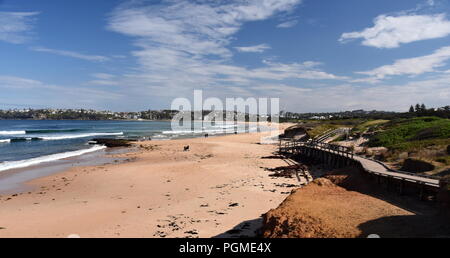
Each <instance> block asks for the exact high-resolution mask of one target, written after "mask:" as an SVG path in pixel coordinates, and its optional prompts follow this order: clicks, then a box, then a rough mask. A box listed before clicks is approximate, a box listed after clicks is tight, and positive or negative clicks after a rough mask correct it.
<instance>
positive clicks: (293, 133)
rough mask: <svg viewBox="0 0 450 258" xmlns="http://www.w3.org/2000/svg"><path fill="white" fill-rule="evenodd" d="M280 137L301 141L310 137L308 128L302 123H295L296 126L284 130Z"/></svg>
mask: <svg viewBox="0 0 450 258" xmlns="http://www.w3.org/2000/svg"><path fill="white" fill-rule="evenodd" d="M280 137H281V138H290V139H294V140H299V141H306V140H308V139H310V136H309V134H308V130H307V129H306V128H305V127H303V126H301V125H294V126H291V127H289V128H287V129H286V130H284V133H283V134H282V135H280Z"/></svg>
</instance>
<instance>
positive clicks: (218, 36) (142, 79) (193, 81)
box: [105, 0, 343, 100]
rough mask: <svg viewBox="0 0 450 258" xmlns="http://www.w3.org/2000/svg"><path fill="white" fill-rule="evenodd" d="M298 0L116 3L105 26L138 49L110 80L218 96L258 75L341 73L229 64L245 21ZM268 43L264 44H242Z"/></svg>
mask: <svg viewBox="0 0 450 258" xmlns="http://www.w3.org/2000/svg"><path fill="white" fill-rule="evenodd" d="M300 2H301V1H300V0H249V1H240V0H236V1H195V2H194V1H162V2H161V4H159V5H146V4H147V3H148V2H140V1H137V3H136V2H128V3H126V4H123V5H120V6H119V7H118V8H117V9H116V10H115V11H114V12H113V13H112V14H111V16H110V20H109V26H108V28H109V29H110V30H112V31H115V32H118V33H121V34H124V35H128V36H131V37H133V38H134V41H133V43H134V45H135V46H136V47H137V48H138V49H137V50H135V51H133V52H132V53H131V54H132V56H134V57H135V58H137V61H138V67H136V68H135V69H134V70H133V71H131V72H129V73H127V74H125V75H123V76H120V77H118V78H116V79H114V81H116V82H118V81H120V85H126V86H127V89H128V92H129V93H130V94H136V95H138V94H139V95H140V96H147V98H150V97H154V96H163V97H167V98H171V97H178V96H180V95H186V94H191V93H192V89H201V88H203V89H206V90H208V92H211V94H215V93H217V94H218V95H216V96H223V95H224V94H227V93H228V94H229V93H230V92H231V93H233V94H236V93H239V92H245V91H246V90H245V89H246V88H248V87H250V86H252V85H259V84H261V81H262V80H264V81H282V80H286V79H310V80H339V79H342V78H343V77H339V76H336V75H333V74H329V73H326V72H323V71H322V70H321V69H320V67H319V66H318V63H315V62H294V63H288V64H286V63H273V62H264V63H263V64H261V65H260V67H257V68H249V67H243V66H238V65H235V64H233V61H232V56H233V51H231V50H230V49H231V47H230V43H231V42H232V40H234V38H233V37H234V36H235V34H236V33H237V32H238V31H239V30H240V29H241V27H242V25H243V24H244V23H245V22H249V21H259V20H264V19H267V18H269V17H271V16H274V15H276V14H279V13H282V12H287V11H290V10H292V9H293V8H294V7H295V6H296V5H297V4H299V3H300ZM143 3H145V4H143ZM267 47H268V46H267V45H265V44H263V45H259V46H256V47H255V46H250V47H244V49H241V50H244V51H250V50H251V51H262V50H264V48H267ZM105 83H106V82H105ZM237 89H240V90H237ZM169 100H170V99H169Z"/></svg>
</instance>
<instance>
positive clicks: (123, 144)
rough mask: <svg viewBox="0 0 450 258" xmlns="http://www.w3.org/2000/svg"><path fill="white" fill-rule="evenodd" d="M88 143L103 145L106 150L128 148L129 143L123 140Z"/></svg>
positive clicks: (100, 140)
mask: <svg viewBox="0 0 450 258" xmlns="http://www.w3.org/2000/svg"><path fill="white" fill-rule="evenodd" d="M89 143H92V144H102V145H105V146H106V147H108V148H114V147H130V146H131V143H130V140H124V139H103V138H99V139H93V140H92V141H90V142H89Z"/></svg>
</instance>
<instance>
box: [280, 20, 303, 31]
mask: <svg viewBox="0 0 450 258" xmlns="http://www.w3.org/2000/svg"><path fill="white" fill-rule="evenodd" d="M297 24H298V21H297V20H292V21H287V22H283V23H280V24H278V25H277V28H283V29H285V28H291V27H294V26H295V25H297Z"/></svg>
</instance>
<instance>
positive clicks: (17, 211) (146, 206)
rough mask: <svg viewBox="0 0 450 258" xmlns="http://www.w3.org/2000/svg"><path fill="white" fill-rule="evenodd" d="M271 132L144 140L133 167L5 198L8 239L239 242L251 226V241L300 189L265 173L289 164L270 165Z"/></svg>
mask: <svg viewBox="0 0 450 258" xmlns="http://www.w3.org/2000/svg"><path fill="white" fill-rule="evenodd" d="M288 125H289V124H281V126H282V127H287V126H288ZM270 134H271V132H260V133H247V134H238V135H227V136H216V137H211V138H189V139H176V140H169V141H147V142H139V143H137V145H138V146H139V149H138V150H137V151H136V152H129V153H125V154H120V155H117V156H116V157H121V158H124V159H127V160H128V162H124V163H119V164H114V163H113V164H106V165H100V166H87V167H73V168H70V169H69V170H66V171H64V172H59V173H55V174H52V175H49V176H46V177H42V178H37V179H34V180H31V181H29V182H26V184H27V185H29V186H31V187H35V188H34V189H36V190H33V191H30V192H28V193H26V192H22V193H18V194H13V195H1V196H0V207H1V208H0V221H1V225H0V227H1V228H3V229H2V230H0V237H67V236H68V235H70V234H78V235H80V236H81V237H214V236H222V237H224V236H228V237H233V236H234V234H231V233H233V232H234V233H235V234H236V232H237V231H239V230H237V231H236V230H235V231H231V232H229V234H225V233H226V232H227V231H229V230H231V229H233V228H234V227H235V226H236V225H239V224H241V223H243V222H244V223H243V224H242V227H243V228H242V229H241V230H240V231H241V232H240V234H239V235H248V236H251V235H252V234H253V233H254V232H253V230H254V229H255V227H259V225H260V222H261V220H260V215H261V214H262V213H264V212H266V211H267V210H269V209H272V208H275V207H277V206H278V204H279V203H281V201H283V200H284V198H285V197H286V196H287V195H288V194H289V193H290V191H291V190H292V185H295V184H296V185H298V182H297V179H293V178H273V177H270V176H269V174H270V172H268V171H266V170H265V168H274V167H277V166H283V165H286V164H285V163H284V162H283V161H281V160H273V159H262V157H266V156H270V155H272V152H273V151H274V150H275V149H276V146H274V145H261V144H259V139H260V137H261V136H266V135H270ZM140 145H142V146H140ZM185 145H190V147H191V151H189V152H184V151H183V146H185ZM262 200H264V201H262ZM69 222H70V223H69ZM224 234H225V235H224Z"/></svg>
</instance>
